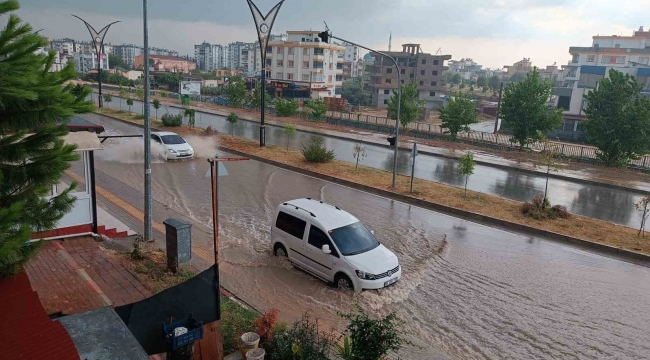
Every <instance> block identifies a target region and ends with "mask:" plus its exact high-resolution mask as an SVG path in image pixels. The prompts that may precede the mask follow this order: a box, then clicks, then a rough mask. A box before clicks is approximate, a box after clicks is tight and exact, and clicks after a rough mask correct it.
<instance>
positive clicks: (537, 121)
mask: <svg viewBox="0 0 650 360" xmlns="http://www.w3.org/2000/svg"><path fill="white" fill-rule="evenodd" d="M551 91H552V88H551V84H550V83H549V82H548V81H544V80H542V79H541V78H540V77H539V71H537V69H535V70H533V71H532V72H530V73H528V74H527V75H526V77H525V78H524V79H523V81H521V82H518V83H510V84H508V85H507V86H506V87H505V89H504V91H503V101H502V103H501V113H500V117H501V119H502V122H503V123H502V125H501V127H502V129H503V130H505V131H507V132H509V133H511V134H512V140H511V141H513V142H517V143H519V147H520V148H523V147H524V146H525V145H527V144H530V143H533V142H535V141H538V140H541V139H542V136H543V135H544V134H546V133H547V132H549V131H551V130H555V129H557V128H558V127H559V126H560V125H561V124H562V109H558V108H555V109H550V110H549V107H548V100H549V99H550V97H551Z"/></svg>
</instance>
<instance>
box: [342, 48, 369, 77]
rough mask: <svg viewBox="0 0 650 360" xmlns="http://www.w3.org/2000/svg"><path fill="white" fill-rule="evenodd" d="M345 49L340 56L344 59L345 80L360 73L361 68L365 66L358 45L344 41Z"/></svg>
mask: <svg viewBox="0 0 650 360" xmlns="http://www.w3.org/2000/svg"><path fill="white" fill-rule="evenodd" d="M343 46H345V51H344V52H342V53H339V57H340V58H342V59H343V81H346V80H349V79H351V78H355V77H358V76H359V75H360V71H361V68H362V67H363V65H362V63H361V59H360V57H359V47H358V46H356V45H352V44H348V43H344V44H343Z"/></svg>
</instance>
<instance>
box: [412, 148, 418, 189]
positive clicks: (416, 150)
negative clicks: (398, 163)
mask: <svg viewBox="0 0 650 360" xmlns="http://www.w3.org/2000/svg"><path fill="white" fill-rule="evenodd" d="M417 156H418V144H417V143H415V142H414V143H413V149H412V150H411V159H413V165H412V166H411V193H412V192H413V177H414V176H415V158H416V157H417Z"/></svg>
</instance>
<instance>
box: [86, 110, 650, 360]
mask: <svg viewBox="0 0 650 360" xmlns="http://www.w3.org/2000/svg"><path fill="white" fill-rule="evenodd" d="M84 117H85V118H86V119H88V120H89V121H92V122H95V123H98V124H101V125H103V126H105V127H106V130H107V132H108V133H109V134H110V133H126V134H133V133H141V132H142V130H141V129H139V128H136V127H133V126H130V125H127V124H123V123H120V122H117V121H115V120H111V119H108V118H106V117H100V116H97V115H85V116H84ZM197 125H198V119H197ZM241 131H242V132H245V131H247V130H246V127H242V128H241ZM188 141H190V143H192V144H193V146H194V147H195V148H197V149H199V151H200V152H201V156H203V154H204V153H205V154H211V152H213V151H214V146H215V144H213V143H212V144H211V143H204V142H201V141H202V140H201V139H200V138H189V139H188ZM141 146H142V144H141V143H137V142H134V140H120V141H117V140H112V141H107V142H106V143H105V147H106V150H103V151H100V152H97V162H96V166H97V171H98V173H99V174H98V185H99V186H102V187H106V188H114V189H119V188H120V187H123V188H124V191H120V192H119V193H116V195H118V196H120V197H122V198H123V199H124V200H125V201H129V202H130V203H132V204H134V206H135V205H137V204H140V205H139V206H140V207H141V203H142V198H141V196H142V188H143V175H142V173H143V167H142V160H141V150H140V149H141ZM154 153H155V149H154ZM205 156H207V155H205ZM227 167H228V171H229V176H227V177H223V178H220V189H221V193H220V227H219V228H220V241H221V254H222V260H223V262H222V267H221V270H222V275H223V278H222V281H223V283H224V285H226V286H227V288H228V289H229V290H231V291H233V292H234V293H235V294H237V295H238V296H239V297H241V298H242V299H243V300H244V301H246V302H247V303H249V304H251V305H253V306H255V307H256V308H258V309H262V310H264V309H268V308H271V307H277V308H279V309H280V310H281V313H282V316H283V317H284V318H285V319H287V318H288V319H292V318H297V317H298V316H300V314H302V313H303V312H305V311H310V312H311V313H312V314H314V315H315V316H317V317H319V318H321V319H323V320H324V321H325V322H327V323H328V324H331V325H333V326H339V327H340V326H341V325H342V322H341V320H340V318H339V317H338V316H337V311H346V310H349V309H350V308H351V305H352V303H354V302H356V303H358V304H360V305H361V306H362V307H364V308H366V309H367V310H368V311H371V312H373V313H377V314H386V313H388V312H390V311H396V312H397V313H398V314H399V316H400V317H401V318H403V319H404V320H406V327H407V329H408V331H409V334H410V337H411V339H412V340H413V341H414V342H415V344H416V345H418V346H420V347H422V348H421V349H420V350H417V351H415V350H413V349H410V350H407V351H406V352H405V354H404V355H402V358H405V359H425V358H426V359H430V358H431V357H429V356H424V355H419V354H428V353H433V350H431V349H432V348H433V349H436V350H438V351H441V352H443V353H446V354H449V355H450V356H453V357H455V358H458V359H504V358H513V359H515V358H516V359H552V358H557V359H610V358H616V359H639V358H644V357H647V355H648V354H650V338H648V333H650V313H648V312H647V304H648V303H650V282H649V281H648V279H650V268H647V267H642V266H639V265H634V264H631V263H627V262H624V261H620V260H617V259H613V258H609V257H605V256H602V255H599V254H595V253H591V252H588V251H585V250H581V249H577V248H574V247H571V246H568V245H564V244H559V243H556V242H552V241H547V240H545V239H543V238H539V237H531V236H528V235H525V234H520V233H513V232H506V231H501V230H497V229H493V228H490V227H486V226H483V225H480V224H477V223H473V222H468V221H464V220H460V219H457V218H454V217H450V216H446V215H442V214H439V213H436V212H433V211H429V210H425V209H422V208H418V207H413V206H409V205H406V204H403V203H400V202H395V201H391V200H389V199H386V198H383V197H379V196H375V195H371V194H368V193H364V192H361V191H357V190H353V189H350V188H346V187H344V186H339V185H335V184H332V183H328V182H325V181H322V180H319V179H315V178H311V177H307V176H303V175H299V174H296V173H292V172H289V171H285V170H281V169H278V168H276V167H273V166H269V165H266V164H263V163H259V162H255V161H247V162H238V163H230V164H227ZM206 170H207V162H206V161H205V160H204V159H197V160H192V161H184V162H173V163H165V162H162V161H160V160H157V161H156V162H155V163H154V164H153V176H152V178H153V195H154V199H155V200H156V203H159V204H163V205H164V206H165V207H166V208H169V209H170V210H173V211H175V212H178V213H180V214H184V215H186V216H187V217H189V218H190V219H191V220H192V221H193V223H194V227H195V228H197V230H200V231H197V232H194V230H193V234H196V235H195V238H194V240H195V241H196V242H197V244H199V245H200V246H204V247H207V246H209V245H208V244H209V236H208V234H206V232H205V231H204V230H205V229H209V228H210V227H211V225H212V224H211V212H210V211H211V210H210V185H209V181H208V179H206V178H205V177H204V174H205V172H206ZM289 184H290V186H289ZM133 194H138V195H139V196H140V197H139V198H138V196H134V195H133ZM299 197H313V198H317V199H321V200H323V201H326V202H328V203H332V204H336V205H338V206H339V207H341V208H343V209H345V210H347V211H349V212H351V213H352V214H354V215H355V216H357V217H358V218H359V219H360V220H361V221H363V222H364V223H365V224H366V225H367V226H368V227H369V228H372V229H374V230H375V232H376V235H377V237H378V239H379V240H380V241H381V242H382V243H383V244H384V245H385V246H387V247H388V248H389V249H391V250H392V251H394V252H395V253H396V254H397V256H398V257H399V259H400V263H401V265H402V267H403V278H402V280H400V281H399V282H398V283H397V284H396V286H393V287H390V288H387V289H383V290H379V291H365V292H363V293H360V294H352V293H349V292H343V291H338V290H335V289H333V288H330V287H328V286H327V285H326V284H324V283H323V282H321V281H319V280H316V279H315V278H313V277H311V276H309V275H307V274H305V273H303V272H302V271H299V270H297V269H295V268H293V267H291V265H290V264H288V263H287V262H286V260H283V259H278V258H275V257H273V256H272V255H271V251H270V240H269V235H270V225H269V224H270V222H271V221H272V216H273V212H274V209H275V207H276V206H277V204H279V203H280V202H283V201H286V200H289V199H293V198H299ZM154 208H155V209H156V206H154ZM161 216H163V217H164V216H167V215H166V214H165V215H162V214H160V212H155V213H154V220H155V221H158V222H162V220H164V218H162V217H161Z"/></svg>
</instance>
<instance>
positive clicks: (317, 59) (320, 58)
mask: <svg viewBox="0 0 650 360" xmlns="http://www.w3.org/2000/svg"><path fill="white" fill-rule="evenodd" d="M311 59H312V60H314V61H325V55H317V54H314V55H313V56H312V57H311Z"/></svg>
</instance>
